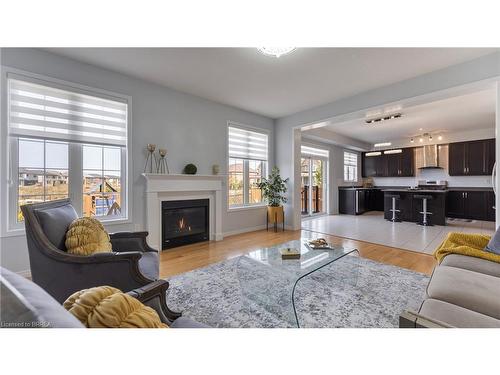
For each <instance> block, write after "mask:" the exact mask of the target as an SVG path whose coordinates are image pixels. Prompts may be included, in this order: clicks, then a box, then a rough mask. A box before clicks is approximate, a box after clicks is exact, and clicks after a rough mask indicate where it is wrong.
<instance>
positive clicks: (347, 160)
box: [344, 152, 358, 166]
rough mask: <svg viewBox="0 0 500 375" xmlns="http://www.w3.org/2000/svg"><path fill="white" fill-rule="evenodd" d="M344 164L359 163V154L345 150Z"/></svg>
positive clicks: (355, 164)
mask: <svg viewBox="0 0 500 375" xmlns="http://www.w3.org/2000/svg"><path fill="white" fill-rule="evenodd" d="M344 165H352V166H357V165H358V154H355V153H353V152H344Z"/></svg>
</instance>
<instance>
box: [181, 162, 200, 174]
mask: <svg viewBox="0 0 500 375" xmlns="http://www.w3.org/2000/svg"><path fill="white" fill-rule="evenodd" d="M197 171H198V168H196V165H194V164H191V163H190V164H187V165H186V166H185V167H184V173H185V174H196V172H197Z"/></svg>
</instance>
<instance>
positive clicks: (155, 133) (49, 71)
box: [0, 48, 274, 271]
mask: <svg viewBox="0 0 500 375" xmlns="http://www.w3.org/2000/svg"><path fill="white" fill-rule="evenodd" d="M1 63H2V65H4V66H8V67H14V68H17V69H22V70H25V71H29V72H33V73H37V74H43V75H47V76H50V77H54V78H57V79H62V80H66V81H70V82H75V83H78V84H82V85H87V86H90V87H95V88H100V89H104V90H109V91H114V92H117V93H121V94H125V95H129V96H131V97H132V134H130V136H131V137H132V147H131V150H130V160H131V168H132V169H131V174H130V178H131V179H132V182H133V186H132V193H131V195H130V199H132V212H131V216H132V220H133V224H130V225H122V226H115V227H109V228H108V229H109V230H110V231H114V230H134V229H135V230H137V229H143V228H144V226H145V220H146V219H145V218H146V214H145V193H144V191H145V181H144V180H143V177H142V176H141V173H142V168H143V167H144V161H145V154H144V147H145V145H146V144H147V143H155V144H158V145H161V146H164V147H166V148H167V149H168V151H169V159H168V161H169V166H170V170H171V173H180V172H181V171H182V168H183V167H184V165H185V164H187V163H189V162H192V163H195V164H196V165H197V166H198V173H200V174H211V173H212V165H213V164H219V165H220V166H221V173H222V174H225V173H226V171H227V161H226V158H227V156H226V152H227V151H226V150H227V146H226V137H227V135H226V127H227V122H228V121H235V122H238V123H242V124H246V125H250V126H253V127H258V128H262V129H266V130H268V131H269V132H270V135H271V140H270V144H271V145H273V144H274V124H273V120H272V119H270V118H266V117H263V116H260V115H256V114H253V113H250V112H246V111H242V110H239V109H236V108H233V107H229V106H226V105H222V104H219V103H216V102H212V101H209V100H205V99H202V98H199V97H195V96H192V95H188V94H184V93H181V92H178V91H174V90H171V89H169V88H166V87H163V86H159V85H156V84H154V83H150V82H146V81H143V80H139V79H136V78H132V77H129V76H125V75H123V74H119V73H116V72H112V71H109V70H105V69H101V68H98V67H96V66H92V65H88V64H83V63H80V62H77V61H75V60H71V59H68V58H65V57H60V56H57V55H55V54H52V53H49V52H46V51H42V50H37V49H5V48H4V49H3V51H2V54H1ZM2 126H4V127H5V126H6V124H2ZM269 165H270V166H273V165H274V151H273V147H271V160H270V163H269ZM1 181H2V184H3V183H4V182H5V181H6V176H1ZM224 202H225V203H224V204H225V206H224V209H223V213H224V214H223V224H222V227H223V232H224V233H226V234H227V233H234V232H237V231H243V230H244V229H247V230H251V229H255V228H257V227H260V226H264V225H265V208H260V209H250V210H242V211H238V212H227V199H226V193H224ZM0 245H1V263H2V265H3V266H5V267H7V268H10V269H12V270H14V271H21V270H26V269H28V268H29V266H28V262H27V260H28V258H27V253H26V252H27V250H26V245H25V239H24V237H6V238H1V239H0Z"/></svg>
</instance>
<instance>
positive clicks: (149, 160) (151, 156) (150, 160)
mask: <svg viewBox="0 0 500 375" xmlns="http://www.w3.org/2000/svg"><path fill="white" fill-rule="evenodd" d="M146 149H147V150H148V152H149V154H148V157H147V158H146V164H144V173H155V172H156V170H157V169H158V161H157V160H156V155H155V154H154V153H155V150H156V145H154V144H152V143H148V146H147V147H146ZM153 162H154V166H153ZM148 164H149V167H148Z"/></svg>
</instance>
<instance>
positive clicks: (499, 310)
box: [427, 266, 500, 319]
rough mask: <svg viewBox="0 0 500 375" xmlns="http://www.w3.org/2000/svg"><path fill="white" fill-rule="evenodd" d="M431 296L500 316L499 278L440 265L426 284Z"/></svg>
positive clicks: (486, 313) (482, 312)
mask: <svg viewBox="0 0 500 375" xmlns="http://www.w3.org/2000/svg"><path fill="white" fill-rule="evenodd" d="M427 295H428V296H429V297H430V298H434V299H438V300H441V301H444V302H448V303H451V304H454V305H457V306H461V307H463V308H466V309H469V310H472V311H476V312H478V313H481V314H484V315H488V316H490V317H493V318H496V319H500V278H498V277H494V276H490V275H484V274H481V273H478V272H473V271H469V270H464V269H461V268H456V267H449V266H439V267H437V268H436V269H435V270H434V273H433V275H432V278H431V281H430V282H429V285H428V286H427Z"/></svg>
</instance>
